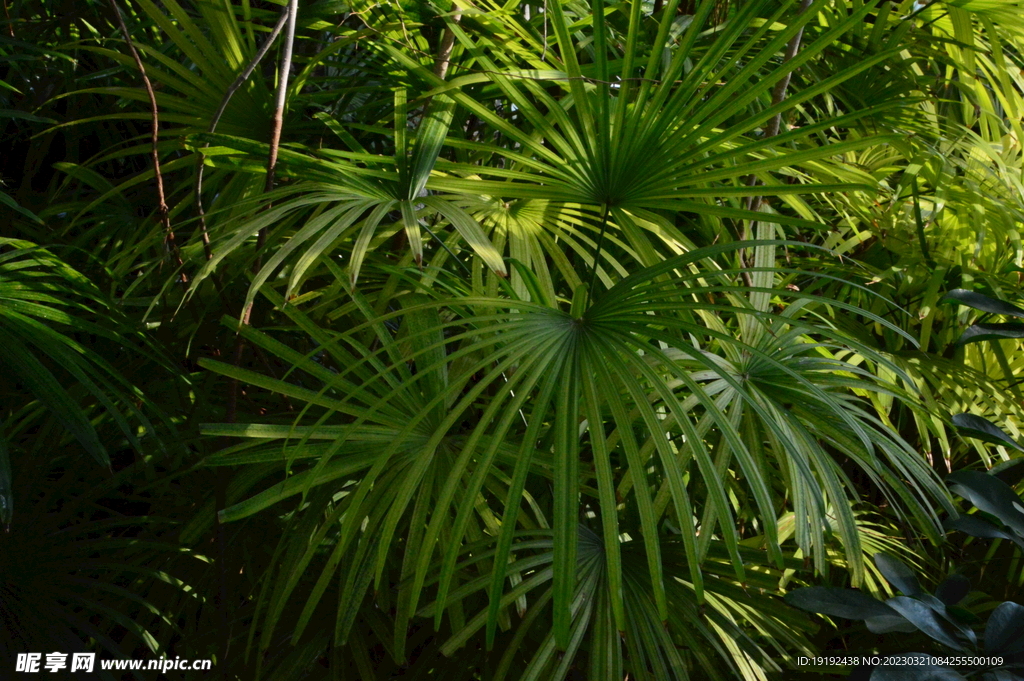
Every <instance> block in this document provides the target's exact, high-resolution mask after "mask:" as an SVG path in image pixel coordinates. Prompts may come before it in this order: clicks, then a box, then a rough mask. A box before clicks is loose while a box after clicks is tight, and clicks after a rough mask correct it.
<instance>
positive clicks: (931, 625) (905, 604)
mask: <svg viewBox="0 0 1024 681" xmlns="http://www.w3.org/2000/svg"><path fill="white" fill-rule="evenodd" d="M886 604H887V605H888V606H889V607H891V608H892V609H893V610H895V611H896V612H898V613H899V614H901V615H903V617H905V618H906V619H907V621H909V622H912V623H913V624H914V626H916V627H917V628H918V629H920V630H921V631H922V632H924V633H925V634H927V635H928V636H930V637H932V638H933V639H935V640H936V641H938V642H939V643H941V644H943V645H946V646H949V647H950V648H953V649H954V650H963V646H962V645H961V644H960V642H959V641H957V640H956V636H955V635H954V634H953V633H952V632H950V631H949V629H947V628H946V625H945V623H944V622H942V620H940V619H939V617H938V615H936V614H935V611H934V610H932V609H931V608H930V607H928V606H927V605H925V604H924V603H922V602H920V601H918V600H915V599H913V598H908V597H906V596H896V597H895V598H890V599H889V600H887V601H886Z"/></svg>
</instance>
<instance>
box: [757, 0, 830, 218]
mask: <svg viewBox="0 0 1024 681" xmlns="http://www.w3.org/2000/svg"><path fill="white" fill-rule="evenodd" d="M813 1H814V0H803V1H802V2H801V3H800V9H799V10H797V13H796V14H797V16H798V17H799V16H801V15H803V13H804V12H806V11H807V8H808V7H810V6H811V3H812V2H813ZM803 37H804V29H803V27H800V30H798V31H797V32H796V35H794V36H793V37H792V38H790V40H789V44H788V45H786V53H785V55H784V56H783V57H782V63H783V64H786V63H788V62H790V61H792V59H793V58H794V57H796V55H797V53H798V52H800V43H801V42H802V41H803ZM792 76H793V72H792V71H790V72H789V73H787V74H786V75H784V76H783V77H782V78H781V79H779V82H778V83H776V84H775V87H774V88H772V103H771V106H778V105H779V104H782V102H783V100H785V99H786V91H787V90H788V89H789V81H790V80H791V79H792ZM781 127H782V112H781V111H780V112H779V113H777V114H775V115H774V116H772V117H771V119H770V120H769V121H768V126H767V127H766V128H765V129H764V136H765V137H766V138H767V137H775V136H776V135H778V134H779V129H780V128H781ZM759 184H761V182H760V180H758V179H757V177H755V176H753V175H751V178H750V182H749V185H750V186H751V187H756V186H757V185H759ZM763 200H764V197H762V196H752V197H751V198H750V203H749V204H748V208H749V209H750V210H752V211H758V210H760V209H761V204H762V202H763ZM749 229H751V230H752V229H753V225H751V226H750V228H749ZM747 236H748V237H752V235H751V234H748V235H747Z"/></svg>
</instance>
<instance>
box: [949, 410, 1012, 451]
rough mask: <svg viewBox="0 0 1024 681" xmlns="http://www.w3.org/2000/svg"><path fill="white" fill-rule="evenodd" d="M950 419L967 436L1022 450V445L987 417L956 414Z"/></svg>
mask: <svg viewBox="0 0 1024 681" xmlns="http://www.w3.org/2000/svg"><path fill="white" fill-rule="evenodd" d="M951 421H952V422H953V425H954V426H956V427H957V428H958V429H959V430H960V431H961V432H963V433H964V434H965V435H967V436H968V437H974V438H978V439H979V440H984V441H985V442H992V443H994V444H998V445H1007V446H1010V447H1013V448H1014V449H1016V450H1018V451H1021V452H1024V447H1021V446H1020V445H1019V444H1017V442H1016V441H1015V440H1014V439H1013V438H1011V437H1010V436H1009V435H1007V434H1006V433H1005V432H1003V430H1002V429H1001V428H1000V427H999V426H997V425H996V424H994V423H992V422H991V421H989V420H988V419H985V418H982V417H980V416H977V415H975V414H956V415H955V416H954V417H953V418H952V419H951Z"/></svg>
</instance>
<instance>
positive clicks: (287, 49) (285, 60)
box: [242, 0, 299, 324]
mask: <svg viewBox="0 0 1024 681" xmlns="http://www.w3.org/2000/svg"><path fill="white" fill-rule="evenodd" d="M298 14H299V0H291V1H290V2H289V3H288V23H287V26H286V28H285V38H284V45H282V46H281V67H280V69H279V72H278V78H277V97H276V98H275V102H274V121H273V127H272V128H271V131H270V153H269V154H268V155H267V181H266V184H264V185H263V191H264V192H269V191H271V190H272V189H273V188H274V171H275V169H276V168H277V154H278V151H279V150H280V148H281V129H282V127H284V106H285V103H286V101H287V99H288V76H289V74H290V72H291V70H292V51H293V49H294V47H295V22H296V19H297V18H298ZM267 207H269V205H268V206H267ZM266 243H267V228H266V227H264V228H262V229H261V230H260V231H259V234H258V235H257V236H256V261H255V262H254V263H253V266H252V273H253V274H257V273H259V271H260V269H261V268H262V266H263V246H264V245H265V244H266ZM251 314H252V303H249V305H247V306H246V308H245V310H243V312H242V323H243V324H248V323H249V316H250V315H251Z"/></svg>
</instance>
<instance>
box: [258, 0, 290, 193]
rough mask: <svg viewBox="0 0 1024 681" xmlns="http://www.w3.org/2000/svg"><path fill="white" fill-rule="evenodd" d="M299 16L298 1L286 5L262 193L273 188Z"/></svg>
mask: <svg viewBox="0 0 1024 681" xmlns="http://www.w3.org/2000/svg"><path fill="white" fill-rule="evenodd" d="M298 14H299V0H291V1H290V2H289V3H288V26H287V28H286V29H285V39H284V45H283V46H282V48H281V69H280V72H279V74H278V79H277V97H276V99H275V101H274V123H273V127H272V128H271V132H270V154H269V155H268V157H267V183H266V185H265V186H264V191H268V192H269V191H270V190H271V189H273V188H274V170H275V168H276V167H277V153H278V149H279V148H280V146H281V128H282V127H283V126H284V105H285V101H286V100H287V98H288V76H289V74H290V72H291V70H292V50H293V49H294V47H295V20H296V19H297V18H298Z"/></svg>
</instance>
